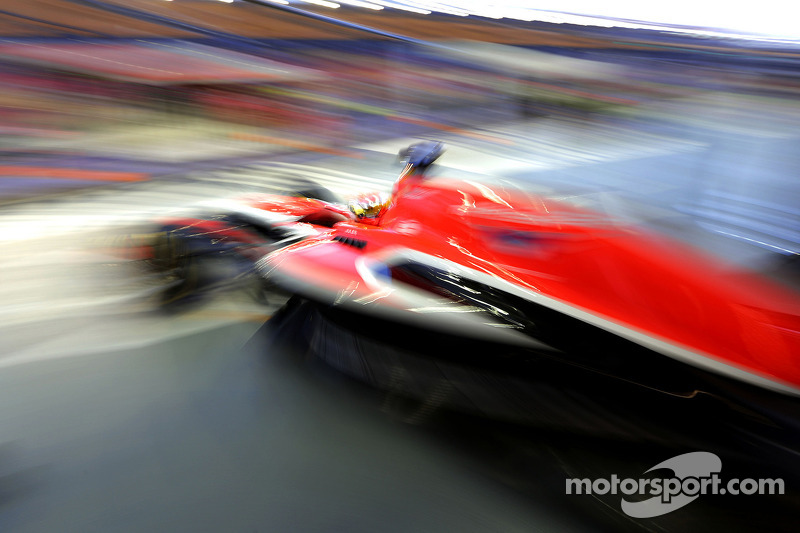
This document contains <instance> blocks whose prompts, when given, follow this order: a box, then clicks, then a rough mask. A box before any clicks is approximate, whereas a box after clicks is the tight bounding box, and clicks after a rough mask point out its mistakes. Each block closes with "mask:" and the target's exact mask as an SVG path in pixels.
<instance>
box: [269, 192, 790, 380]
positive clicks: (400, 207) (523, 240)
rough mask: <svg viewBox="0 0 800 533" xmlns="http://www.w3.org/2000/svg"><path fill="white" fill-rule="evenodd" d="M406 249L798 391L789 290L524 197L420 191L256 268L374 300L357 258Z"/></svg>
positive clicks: (698, 360) (649, 341)
mask: <svg viewBox="0 0 800 533" xmlns="http://www.w3.org/2000/svg"><path fill="white" fill-rule="evenodd" d="M263 205H264V207H266V205H267V204H263ZM268 209H273V208H272V207H268ZM289 210H290V211H291V208H290V209H289ZM348 244H349V245H348ZM404 253H413V254H417V255H420V254H421V257H428V258H432V259H431V260H436V261H440V262H442V264H445V265H448V264H449V265H454V267H455V266H457V267H458V268H463V269H465V271H467V272H474V273H477V274H476V275H480V276H482V277H483V278H484V279H491V280H494V282H493V283H496V284H497V285H498V286H501V287H511V288H513V290H515V291H517V292H518V293H520V294H523V295H524V296H525V297H526V298H528V299H530V300H532V301H537V302H543V303H544V305H546V306H549V307H551V308H553V309H558V310H560V311H564V312H566V313H569V314H571V315H572V316H575V317H579V318H581V319H582V320H586V321H590V322H592V323H594V324H595V325H598V326H599V327H601V328H603V329H606V330H608V331H613V332H615V333H619V334H620V335H622V336H625V337H626V338H628V339H631V340H634V342H637V343H639V344H642V345H645V346H647V347H651V348H653V349H654V350H655V351H659V352H661V353H663V354H665V355H668V356H670V357H673V358H676V359H679V360H683V361H684V362H687V363H689V364H692V365H695V366H700V367H703V368H706V369H711V370H712V371H715V372H718V373H722V374H725V375H728V376H729V377H733V378H734V379H741V380H744V381H749V382H751V383H755V384H758V385H760V386H766V387H767V388H772V389H775V390H779V391H780V392H783V393H788V394H793V395H797V394H800V299H798V298H797V294H796V293H794V292H792V291H791V290H789V289H787V288H783V287H782V286H779V285H776V284H774V283H772V282H770V281H768V280H765V279H762V278H761V277H759V276H758V275H756V274H753V273H743V272H740V271H733V270H732V269H730V268H728V267H726V266H725V265H724V264H721V263H720V262H719V261H717V260H715V259H713V258H711V257H709V256H707V255H705V254H702V253H700V252H698V251H697V250H695V249H692V248H690V247H688V246H687V245H685V244H682V243H679V242H675V241H672V240H669V239H667V238H665V237H663V236H660V235H658V234H655V233H653V232H651V231H647V230H643V229H639V228H635V227H630V226H626V225H620V224H618V223H616V222H615V221H614V220H612V219H611V218H609V217H607V216H605V215H602V214H599V213H595V212H593V211H588V210H585V209H581V208H578V207H574V206H572V205H569V204H567V203H563V202H559V201H554V200H550V199H546V198H539V197H533V196H529V195H527V194H524V193H521V192H520V191H506V190H504V189H503V188H501V187H495V186H488V185H481V184H477V183H473V182H463V181H446V180H440V179H436V180H431V181H426V182H422V183H417V184H415V185H414V186H413V187H411V188H409V189H408V190H405V191H400V194H399V195H396V196H395V197H394V198H393V200H392V203H391V204H390V206H389V207H388V208H387V209H386V211H385V212H384V213H383V215H382V216H381V219H380V220H379V222H378V224H376V225H373V224H360V223H358V222H355V221H350V222H342V223H339V224H336V225H335V226H334V227H333V229H331V230H329V231H324V232H322V233H320V235H319V236H317V237H312V238H310V239H307V240H305V241H303V242H300V243H297V244H294V245H292V246H289V247H287V248H284V249H281V250H278V251H276V252H274V253H272V254H270V255H269V256H268V257H267V258H265V260H264V261H263V264H262V265H261V270H262V272H263V273H264V274H265V275H266V276H268V277H269V276H271V275H272V276H276V278H277V279H281V277H284V278H286V277H289V278H292V279H293V280H295V283H294V287H297V283H298V282H299V283H302V284H305V285H307V286H313V287H316V288H318V289H321V290H322V291H324V292H327V293H330V294H331V295H332V296H331V299H332V301H333V298H334V297H335V298H339V299H341V298H342V297H343V295H344V297H346V298H347V299H348V300H349V301H356V300H359V299H361V300H364V299H369V298H372V300H370V301H374V300H380V298H381V297H382V296H381V295H380V292H381V290H385V291H386V290H390V289H387V287H389V286H388V285H381V284H380V283H378V284H377V285H376V282H375V280H374V279H373V280H370V279H366V278H365V277H364V269H363V268H362V267H363V265H362V267H360V266H359V261H364V260H369V261H373V262H381V261H388V259H387V258H391V257H397V256H400V255H402V254H404ZM486 276H489V277H490V278H486ZM509 290H512V289H509ZM337 295H338V296H337ZM337 301H338V300H337ZM387 305H390V304H389V303H388V299H387Z"/></svg>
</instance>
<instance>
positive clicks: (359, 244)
mask: <svg viewBox="0 0 800 533" xmlns="http://www.w3.org/2000/svg"><path fill="white" fill-rule="evenodd" d="M333 240H334V241H336V242H340V243H342V244H346V245H347V246H352V247H354V248H358V249H361V248H364V247H365V246H366V245H367V241H363V240H361V239H354V238H352V237H342V236H341V235H336V236H335V237H334V238H333Z"/></svg>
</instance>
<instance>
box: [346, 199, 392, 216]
mask: <svg viewBox="0 0 800 533" xmlns="http://www.w3.org/2000/svg"><path fill="white" fill-rule="evenodd" d="M388 203H389V202H388V199H387V198H384V197H383V195H381V194H378V193H374V194H365V195H362V196H359V197H357V198H354V199H353V200H350V203H349V204H348V207H349V208H350V211H352V212H353V214H354V215H355V216H357V217H358V218H378V217H380V216H381V214H383V211H384V210H385V209H386V206H387V205H388Z"/></svg>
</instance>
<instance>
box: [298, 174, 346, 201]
mask: <svg viewBox="0 0 800 533" xmlns="http://www.w3.org/2000/svg"><path fill="white" fill-rule="evenodd" d="M289 195H290V196H302V197H303V198H312V199H314V200H322V201H323V202H328V203H332V204H343V203H344V201H343V200H342V199H341V198H340V197H339V196H338V195H336V194H335V193H334V192H333V191H331V190H330V189H327V188H325V187H323V186H322V185H319V184H317V183H315V182H313V181H311V180H301V181H300V182H298V183H297V186H296V189H294V190H293V191H291V192H290V194H289Z"/></svg>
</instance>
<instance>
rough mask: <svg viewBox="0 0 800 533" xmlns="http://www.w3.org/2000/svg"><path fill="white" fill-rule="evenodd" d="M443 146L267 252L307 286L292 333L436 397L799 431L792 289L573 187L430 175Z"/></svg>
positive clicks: (697, 427) (553, 421) (350, 368)
mask: <svg viewBox="0 0 800 533" xmlns="http://www.w3.org/2000/svg"><path fill="white" fill-rule="evenodd" d="M441 151H442V146H441V145H440V144H437V143H421V144H418V145H415V146H412V147H411V148H410V149H409V150H406V151H405V152H404V153H402V155H403V157H404V159H405V161H406V166H405V168H404V170H403V172H402V174H401V177H400V179H399V180H398V182H397V183H396V184H395V187H394V190H393V193H392V196H391V199H390V201H389V202H387V203H384V204H378V205H375V206H373V207H372V208H371V209H369V210H368V211H364V210H362V211H361V212H356V213H355V216H353V217H350V218H349V219H347V220H342V221H339V222H336V223H334V224H333V225H332V226H331V227H330V228H328V227H325V228H321V227H319V226H317V227H315V232H314V234H313V235H308V236H306V237H305V238H303V239H302V240H300V241H298V242H296V243H293V244H290V245H288V246H285V247H281V248H280V249H276V250H273V251H271V252H270V253H269V254H266V255H265V256H264V257H263V258H261V259H260V260H259V261H258V263H257V268H258V270H259V272H260V273H261V275H262V276H263V278H264V279H265V280H267V281H268V282H269V283H271V284H275V285H277V286H280V287H281V288H282V289H284V290H285V291H288V292H289V293H291V294H293V295H294V297H293V298H292V300H290V302H289V304H288V305H287V306H286V307H285V308H284V309H283V311H282V312H281V313H280V314H279V316H277V317H276V318H274V319H273V327H276V328H278V330H279V331H282V332H283V336H284V338H291V340H292V342H293V343H294V344H297V343H298V342H300V343H301V344H302V345H303V347H304V349H305V350H307V351H309V352H310V353H313V354H314V355H316V356H317V357H319V358H320V359H322V360H324V361H326V362H327V363H329V364H330V365H332V366H334V367H336V368H337V369H339V370H341V371H342V372H344V373H346V374H349V375H351V376H353V377H355V378H358V379H360V380H363V381H366V382H368V383H369V384H371V385H373V386H375V387H378V388H379V389H384V390H388V391H390V392H391V393H392V394H396V395H398V396H403V397H414V398H417V399H419V400H420V401H421V402H422V403H421V405H427V406H428V407H430V406H431V405H434V404H435V405H445V406H449V407H455V408H458V409H465V410H469V411H472V412H476V411H477V412H479V413H482V414H485V415H488V416H491V417H500V418H504V419H509V420H514V421H521V422H526V423H528V422H530V423H535V424H539V425H544V426H549V427H570V428H571V429H573V428H576V427H577V428H578V429H581V430H587V431H592V432H599V433H604V434H627V435H634V436H637V437H643V436H651V437H652V436H653V435H655V434H659V432H664V431H666V433H665V434H662V436H664V435H668V436H665V437H664V438H669V439H673V438H674V436H675V435H676V432H675V431H672V430H669V431H667V429H666V428H667V427H668V426H670V423H673V422H674V423H677V424H678V425H679V426H681V428H682V429H681V430H680V431H678V433H677V434H683V435H689V434H697V433H698V432H704V431H705V432H713V433H715V434H719V432H720V431H721V429H720V425H724V426H725V427H727V428H728V429H730V430H731V431H734V432H744V433H746V434H747V435H748V437H747V439H750V440H751V441H752V440H753V439H758V440H759V441H760V440H768V441H770V442H782V443H787V442H788V443H792V442H793V443H794V444H792V445H790V446H791V447H792V448H793V449H797V442H800V440H798V439H797V437H798V435H800V416H798V414H800V299H798V297H797V294H796V293H793V292H792V291H791V290H789V289H788V288H785V287H783V286H779V285H776V284H774V283H773V282H770V281H768V280H766V279H762V278H761V277H759V276H757V275H756V274H754V273H744V272H739V271H737V272H734V271H732V270H731V269H729V268H728V267H726V266H725V265H723V264H720V262H719V261H717V260H715V259H712V258H711V257H707V256H706V255H704V254H702V253H700V252H698V251H696V250H694V249H691V248H689V247H688V246H687V245H685V244H682V243H679V242H674V241H672V240H669V239H667V238H665V237H662V236H660V235H657V234H655V233H654V232H651V231H647V230H644V229H641V228H636V227H631V226H629V225H627V224H623V223H620V222H619V221H618V220H615V219H613V218H611V217H609V216H606V215H604V214H601V213H598V212H595V211H591V210H587V209H585V208H581V207H577V206H574V205H571V204H570V203H567V202H563V201H557V200H553V199H549V198H545V197H539V196H533V195H530V194H527V193H525V192H523V191H519V190H514V189H512V188H510V187H507V186H492V185H488V184H485V183H478V182H472V181H463V180H448V179H444V178H441V177H436V178H429V177H428V176H427V173H426V171H427V169H428V168H429V167H430V166H431V164H432V163H433V162H434V161H435V160H436V158H437V157H438V156H439V154H440V153H441ZM740 419H743V420H744V422H741V420H740ZM653 420H657V421H658V422H657V423H656V424H647V423H646V422H647V421H650V422H652V421H653ZM689 421H692V422H691V426H692V429H687V428H688V426H687V424H690V422H689ZM728 422H730V424H728ZM711 428H713V430H712V429H711ZM672 429H674V428H672ZM693 432H694V433H693ZM687 438H688V437H687Z"/></svg>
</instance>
